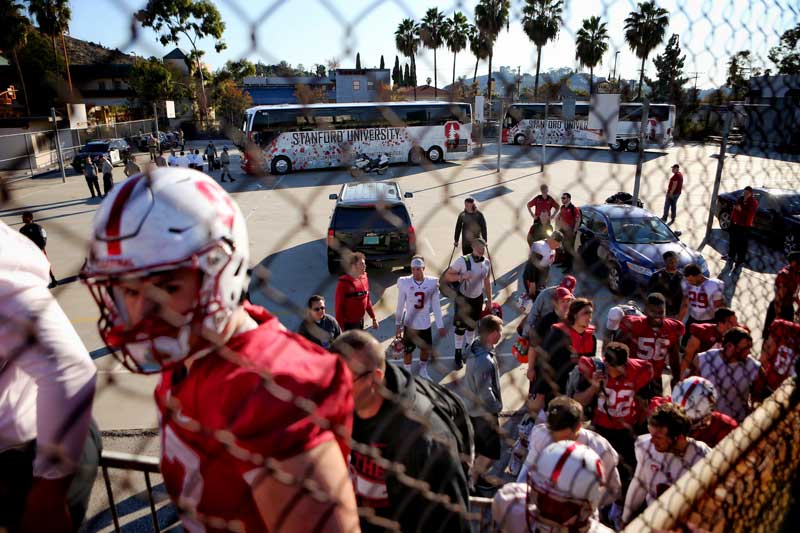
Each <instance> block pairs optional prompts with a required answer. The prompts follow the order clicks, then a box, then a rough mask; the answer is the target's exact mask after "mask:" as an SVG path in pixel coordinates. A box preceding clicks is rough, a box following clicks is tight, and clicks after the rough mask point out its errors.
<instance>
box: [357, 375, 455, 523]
mask: <svg viewBox="0 0 800 533" xmlns="http://www.w3.org/2000/svg"><path fill="white" fill-rule="evenodd" d="M419 379H423V378H420V377H416V376H412V375H411V374H409V373H408V372H407V371H406V370H405V369H402V368H399V367H397V366H394V365H393V364H391V363H387V364H386V378H385V381H384V384H385V386H386V388H387V389H388V390H389V391H390V393H391V394H392V395H397V397H398V398H401V399H402V401H403V403H406V402H408V405H411V406H412V407H411V412H412V413H413V414H415V415H417V417H419V420H423V421H424V422H425V423H426V424H427V425H429V426H430V427H429V428H426V426H425V425H423V423H421V422H420V421H418V420H413V419H412V418H410V417H409V416H408V414H407V413H408V411H404V410H403V409H401V408H400V407H399V405H398V404H397V403H396V402H395V401H393V400H386V401H384V402H383V406H381V409H380V411H378V414H376V415H375V416H374V417H372V418H369V419H362V418H359V417H358V415H356V416H355V417H354V420H353V440H355V441H356V442H358V443H361V444H367V445H370V446H374V447H375V448H376V449H377V450H379V451H380V453H381V455H382V457H383V458H384V459H387V460H389V461H391V462H393V463H399V464H401V465H402V466H403V467H404V469H405V473H406V474H407V475H408V476H410V477H412V478H415V479H420V480H423V481H425V482H426V483H428V484H429V485H430V489H431V490H432V491H433V492H434V493H437V494H444V495H447V496H448V497H449V498H450V501H451V502H453V503H456V504H458V506H459V507H460V509H461V510H462V511H464V512H466V510H467V505H468V501H469V492H468V488H467V477H466V473H465V472H464V469H463V468H462V467H461V462H460V460H459V457H458V452H457V449H456V438H455V437H454V436H453V433H452V431H451V430H450V429H449V426H448V424H446V423H445V422H444V421H443V420H442V419H441V418H440V417H439V416H438V415H437V414H436V413H435V412H433V411H432V409H433V405H432V403H431V401H430V400H429V399H428V398H427V397H426V396H424V395H423V394H422V393H419V392H418V390H417V386H416V384H415V382H416V380H419ZM434 434H435V435H437V436H438V437H439V440H437V439H434V438H433V435H434ZM442 440H444V441H445V442H442ZM350 463H351V466H350V468H351V471H353V472H354V475H356V476H358V475H359V472H362V473H363V475H364V476H365V477H367V478H370V477H371V478H372V479H373V480H374V479H375V474H376V473H378V474H380V473H383V474H384V475H385V479H386V493H387V495H388V503H389V505H388V506H386V507H382V508H376V509H375V512H376V514H377V515H378V516H381V517H384V518H388V519H390V520H394V521H396V522H398V523H399V524H400V526H401V528H402V531H404V532H416V531H422V532H426V533H428V532H439V531H442V532H465V533H466V532H468V531H469V530H470V529H469V522H467V521H466V520H465V519H464V516H463V515H459V514H458V513H453V512H451V511H449V510H447V509H445V508H444V507H442V506H441V505H439V504H436V503H433V502H431V500H429V499H427V498H425V497H424V496H423V495H422V494H421V493H420V492H419V491H418V490H415V489H413V488H410V487H409V486H408V485H407V484H405V483H402V482H401V481H399V480H398V479H397V475H396V473H395V472H392V470H391V469H388V470H385V471H384V470H383V469H382V468H380V467H378V466H377V465H376V464H375V463H374V461H373V460H372V459H371V458H369V457H365V456H364V455H363V454H361V453H360V452H359V451H358V450H353V452H352V454H351V461H350ZM378 477H380V476H378ZM364 504H365V501H363V500H362V499H361V498H360V497H359V506H363V505H364ZM361 528H362V531H365V532H368V531H383V528H380V527H378V526H375V525H373V524H372V523H371V522H369V521H368V520H366V519H364V518H362V519H361Z"/></svg>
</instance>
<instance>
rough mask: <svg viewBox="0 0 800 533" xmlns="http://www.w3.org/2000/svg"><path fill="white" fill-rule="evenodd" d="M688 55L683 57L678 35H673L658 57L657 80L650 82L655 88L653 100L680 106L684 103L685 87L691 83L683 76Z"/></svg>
mask: <svg viewBox="0 0 800 533" xmlns="http://www.w3.org/2000/svg"><path fill="white" fill-rule="evenodd" d="M685 62H686V55H681V47H680V44H679V43H678V34H677V33H673V34H672V37H670V38H669V41H668V42H667V47H666V48H665V49H664V52H663V53H662V54H659V55H657V56H656V58H655V59H654V60H653V63H654V64H655V66H656V79H655V80H652V81H651V80H648V84H649V85H650V86H651V87H652V88H653V98H654V99H655V100H657V101H661V102H669V103H670V104H675V105H679V104H680V103H681V102H682V101H683V86H684V85H686V82H687V81H689V79H688V78H685V77H684V76H683V66H684V63H685Z"/></svg>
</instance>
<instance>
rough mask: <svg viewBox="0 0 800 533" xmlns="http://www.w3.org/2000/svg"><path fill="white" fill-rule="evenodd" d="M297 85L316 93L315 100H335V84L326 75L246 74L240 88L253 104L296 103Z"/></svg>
mask: <svg viewBox="0 0 800 533" xmlns="http://www.w3.org/2000/svg"><path fill="white" fill-rule="evenodd" d="M298 86H305V87H306V88H308V89H309V90H310V91H312V92H314V93H316V97H317V100H324V101H328V102H333V101H336V85H335V83H334V81H333V80H332V79H330V78H328V77H327V76H321V77H319V76H313V77H312V76H287V77H269V78H268V77H265V76H247V77H246V78H245V79H244V87H243V88H242V89H243V91H244V92H245V93H247V94H249V95H250V98H252V99H253V105H269V104H296V103H298V100H297V94H296V93H297V88H298Z"/></svg>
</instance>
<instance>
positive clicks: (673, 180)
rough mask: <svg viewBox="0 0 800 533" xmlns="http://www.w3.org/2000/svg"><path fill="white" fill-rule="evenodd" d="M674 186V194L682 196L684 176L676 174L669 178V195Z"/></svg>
mask: <svg viewBox="0 0 800 533" xmlns="http://www.w3.org/2000/svg"><path fill="white" fill-rule="evenodd" d="M673 184H674V185H675V190H674V191H673V192H672V194H680V193H681V191H682V190H683V174H681V173H680V172H676V173H674V174H673V175H672V176H671V177H670V178H669V184H668V185H667V194H669V190H670V189H671V188H672V186H673Z"/></svg>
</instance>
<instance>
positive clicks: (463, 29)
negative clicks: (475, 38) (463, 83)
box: [445, 11, 477, 100]
mask: <svg viewBox="0 0 800 533" xmlns="http://www.w3.org/2000/svg"><path fill="white" fill-rule="evenodd" d="M445 23H446V30H445V41H446V42H447V48H449V49H450V51H451V52H453V84H452V85H451V86H450V87H451V88H450V100H453V95H454V94H455V90H456V89H455V88H456V54H458V53H459V52H460V51H462V50H463V49H464V48H466V47H467V39H468V38H469V36H470V30H471V29H472V26H471V25H470V23H469V21H467V17H465V16H464V14H463V13H462V12H461V11H456V12H455V13H453V18H451V19H447V20H446V21H445ZM476 68H477V66H476Z"/></svg>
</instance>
